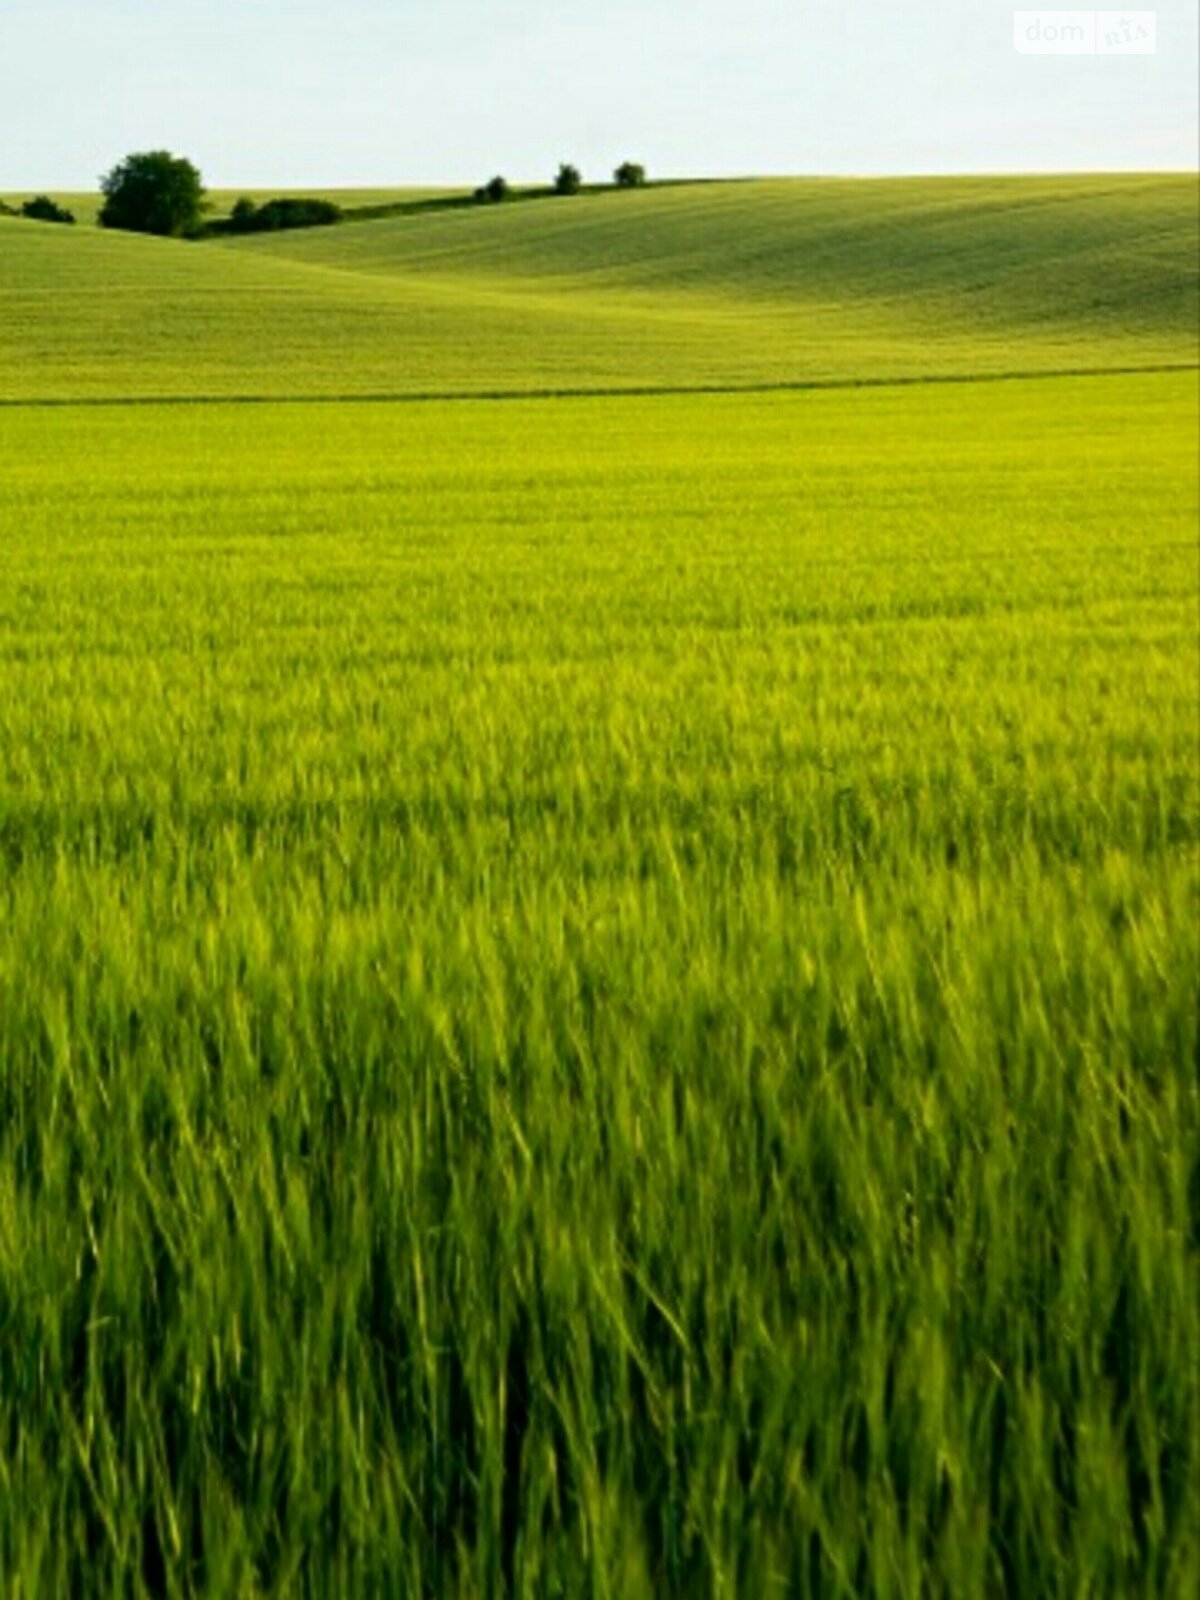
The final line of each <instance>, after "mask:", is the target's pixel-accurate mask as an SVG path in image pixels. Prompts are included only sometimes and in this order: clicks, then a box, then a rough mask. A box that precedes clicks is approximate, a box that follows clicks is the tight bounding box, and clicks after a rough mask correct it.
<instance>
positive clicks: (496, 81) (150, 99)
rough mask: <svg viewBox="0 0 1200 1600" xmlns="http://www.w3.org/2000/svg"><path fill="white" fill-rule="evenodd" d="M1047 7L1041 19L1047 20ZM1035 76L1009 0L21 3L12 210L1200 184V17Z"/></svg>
mask: <svg viewBox="0 0 1200 1600" xmlns="http://www.w3.org/2000/svg"><path fill="white" fill-rule="evenodd" d="M1026 9H1028V7H1026ZM1156 9H1157V14H1158V40H1159V43H1158V54H1157V55H1155V56H1137V57H1111V58H1097V57H1061V56H1055V57H1030V56H1023V55H1019V54H1017V52H1016V51H1015V50H1014V48H1013V25H1012V10H1013V8H1012V7H1011V6H1007V5H998V4H994V3H992V0H936V3H934V0H896V3H892V4H883V3H881V0H859V3H857V4H854V3H852V0H424V3H421V4H417V3H416V0H0V74H2V77H0V83H2V85H3V87H2V89H0V191H3V190H4V189H9V190H20V189H29V188H43V187H44V188H61V189H71V188H90V187H92V186H93V185H94V182H95V179H96V177H97V175H98V174H99V173H100V172H102V171H104V170H106V169H107V168H108V167H109V166H111V165H112V164H113V163H114V162H115V161H116V160H118V159H119V158H120V157H121V156H123V155H124V154H126V153H127V152H129V151H131V150H141V149H147V148H159V147H164V146H165V147H167V148H169V149H173V150H175V151H177V152H179V153H182V154H185V155H188V156H190V157H191V158H192V159H193V160H194V161H196V162H197V164H198V165H199V166H200V167H201V170H202V171H203V173H204V176H205V179H206V180H207V182H208V183H209V184H210V185H212V186H214V187H223V186H229V187H237V186H245V187H251V186H258V187H263V186H267V187H270V186H279V187H283V186H284V185H288V184H298V185H304V184H310V185H313V186H317V185H330V184H339V183H341V184H404V183H476V182H478V181H480V180H481V179H483V178H486V177H488V176H490V175H491V174H492V173H494V172H497V171H501V172H504V173H506V174H507V175H509V176H510V177H512V178H514V179H517V180H533V179H542V178H545V177H546V176H547V175H548V174H549V173H550V172H552V171H553V170H554V167H555V165H556V164H557V162H558V161H559V160H561V159H570V160H573V161H576V162H577V163H578V164H579V165H580V166H582V167H583V169H584V172H585V174H586V175H589V176H595V177H603V176H606V175H607V174H608V173H609V171H610V170H611V168H612V167H613V165H614V164H615V163H616V162H617V161H618V160H620V159H621V158H623V157H625V156H630V157H633V158H636V159H639V160H642V161H644V162H645V163H646V164H647V165H648V167H649V168H650V170H651V172H652V174H655V175H659V176H669V175H740V174H752V173H859V172H861V173H875V172H946V171H951V172H953V171H959V172H962V171H976V172H982V171H1022V170H1042V171H1046V170H1076V169H1079V170H1083V169H1129V168H1166V167H1176V168H1178V167H1189V168H1190V167H1194V166H1195V165H1196V164H1197V91H1196V59H1197V22H1196V17H1197V10H1196V5H1195V3H1194V0H1184V3H1179V0H1172V3H1171V4H1166V5H1159V6H1158V7H1157V8H1156Z"/></svg>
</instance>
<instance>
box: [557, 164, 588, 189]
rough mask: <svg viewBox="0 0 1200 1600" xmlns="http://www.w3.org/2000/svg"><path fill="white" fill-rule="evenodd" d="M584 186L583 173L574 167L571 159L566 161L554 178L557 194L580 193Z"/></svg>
mask: <svg viewBox="0 0 1200 1600" xmlns="http://www.w3.org/2000/svg"><path fill="white" fill-rule="evenodd" d="M582 188H583V175H582V173H581V172H580V170H579V168H578V167H573V166H572V165H571V163H570V162H569V161H564V162H563V164H562V166H561V167H559V169H558V176H557V178H555V180H554V192H555V194H578V193H579V191H580V190H581V189H582Z"/></svg>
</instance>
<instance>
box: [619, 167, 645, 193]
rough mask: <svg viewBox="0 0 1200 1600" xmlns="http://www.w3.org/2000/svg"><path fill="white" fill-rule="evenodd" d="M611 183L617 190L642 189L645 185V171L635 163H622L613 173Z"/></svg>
mask: <svg viewBox="0 0 1200 1600" xmlns="http://www.w3.org/2000/svg"><path fill="white" fill-rule="evenodd" d="M613 182H614V183H615V184H616V186H617V188H618V189H643V188H645V185H646V169H645V167H643V166H640V165H639V164H638V162H636V161H622V163H621V165H620V166H619V167H618V168H617V170H616V171H615V172H614V173H613Z"/></svg>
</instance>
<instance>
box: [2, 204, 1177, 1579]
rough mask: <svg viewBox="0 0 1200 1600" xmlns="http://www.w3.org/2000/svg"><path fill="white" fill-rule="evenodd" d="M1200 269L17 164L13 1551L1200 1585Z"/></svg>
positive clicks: (9, 829)
mask: <svg viewBox="0 0 1200 1600" xmlns="http://www.w3.org/2000/svg"><path fill="white" fill-rule="evenodd" d="M372 198H378V197H372ZM1196 251H1197V198H1196V190H1195V184H1194V181H1193V180H1192V179H1191V178H1188V177H1175V178H1170V177H1167V178H1153V177H1146V178H1059V179H973V180H967V179H945V180H920V181H918V180H912V181H870V182H834V181H826V182H817V181H795V182H784V181H771V182H761V183H757V182H747V183H737V184H734V183H731V184H709V185H704V184H698V185H680V186H673V187H664V188H662V189H661V190H660V189H655V188H651V189H648V190H646V191H645V192H639V193H632V194H629V195H616V194H614V195H597V196H583V197H579V198H577V199H571V200H563V201H554V202H547V203H545V204H541V203H539V204H537V205H524V206H514V207H512V208H507V207H495V208H483V209H480V210H462V211H452V212H445V213H436V212H434V213H431V214H430V215H427V216H426V215H422V216H413V217H397V218H394V219H391V220H383V221H376V222H364V223H356V224H355V223H351V224H345V225H342V226H338V227H333V228H328V229H324V230H312V231H309V232H303V233H293V234H288V235H283V236H273V237H269V238H266V237H255V238H252V239H247V240H240V241H236V242H209V243H202V244H181V243H174V242H167V241H159V240H150V239H145V238H135V237H131V236H121V235H112V234H105V233H102V232H100V231H99V230H98V229H94V228H91V227H86V226H80V227H77V228H75V229H67V228H59V227H55V226H52V225H41V224H35V223H30V222H25V221H16V220H7V219H3V218H0V402H2V403H0V1593H2V1594H3V1595H4V1596H6V1597H13V1600H40V1597H42V1596H51V1597H57V1596H69V1595H97V1596H111V1597H117V1596H132V1597H149V1596H168V1597H172V1600H175V1597H178V1600H185V1597H191V1596H197V1597H199V1596H204V1597H208V1596H212V1597H229V1600H259V1597H263V1600H265V1597H268V1596H269V1597H290V1596H313V1597H324V1596H350V1597H355V1596H399V1597H410V1596H411V1597H422V1600H423V1597H430V1600H433V1597H441V1596H446V1597H452V1600H468V1597H471V1600H474V1597H479V1600H484V1597H491V1596H496V1597H502V1596H505V1595H508V1596H512V1597H516V1596H522V1597H526V1596H528V1597H541V1596H564V1597H575V1596H588V1597H595V1600H601V1597H604V1600H652V1597H658V1596H686V1597H691V1596H695V1597H708V1596H712V1597H727V1600H733V1597H744V1600H768V1597H771V1596H781V1597H782V1596H798V1597H814V1600H826V1597H837V1600H859V1597H861V1600H868V1597H870V1600H875V1597H878V1600H918V1597H931V1600H932V1597H945V1600H971V1597H993V1596H994V1597H1005V1600H1007V1597H1022V1600H1024V1597H1031V1600H1037V1597H1043V1596H1045V1597H1061V1600H1068V1597H1069V1600H1099V1597H1106V1596H1112V1597H1123V1596H1146V1597H1150V1596H1166V1597H1179V1600H1183V1597H1186V1596H1190V1595H1193V1594H1195V1593H1196V1592H1197V1590H1198V1589H1200V1099H1198V1069H1200V1052H1198V1047H1197V1039H1198V1007H1200V987H1198V978H1197V973H1198V970H1200V931H1198V928H1200V626H1198V623H1200V614H1198V605H1200V564H1198V552H1197V515H1198V487H1200V486H1198V467H1197V449H1196V445H1197V427H1198V416H1197V409H1198V408H1197V368H1198V365H1200V349H1198V341H1197V320H1196V317H1197V311H1196V307H1197V298H1196V279H1197V270H1196Z"/></svg>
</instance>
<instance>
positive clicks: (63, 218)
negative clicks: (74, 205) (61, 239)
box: [21, 194, 75, 222]
mask: <svg viewBox="0 0 1200 1600" xmlns="http://www.w3.org/2000/svg"><path fill="white" fill-rule="evenodd" d="M21 215H22V216H23V217H28V218H29V219H30V220H31V221H33V222H74V221H75V215H74V213H73V212H71V211H68V210H67V209H66V208H65V207H64V206H60V205H56V204H55V202H54V201H53V200H51V198H50V196H49V195H45V194H39V195H37V196H35V198H34V199H32V200H26V202H25V204H24V205H23V206H22V207H21Z"/></svg>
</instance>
